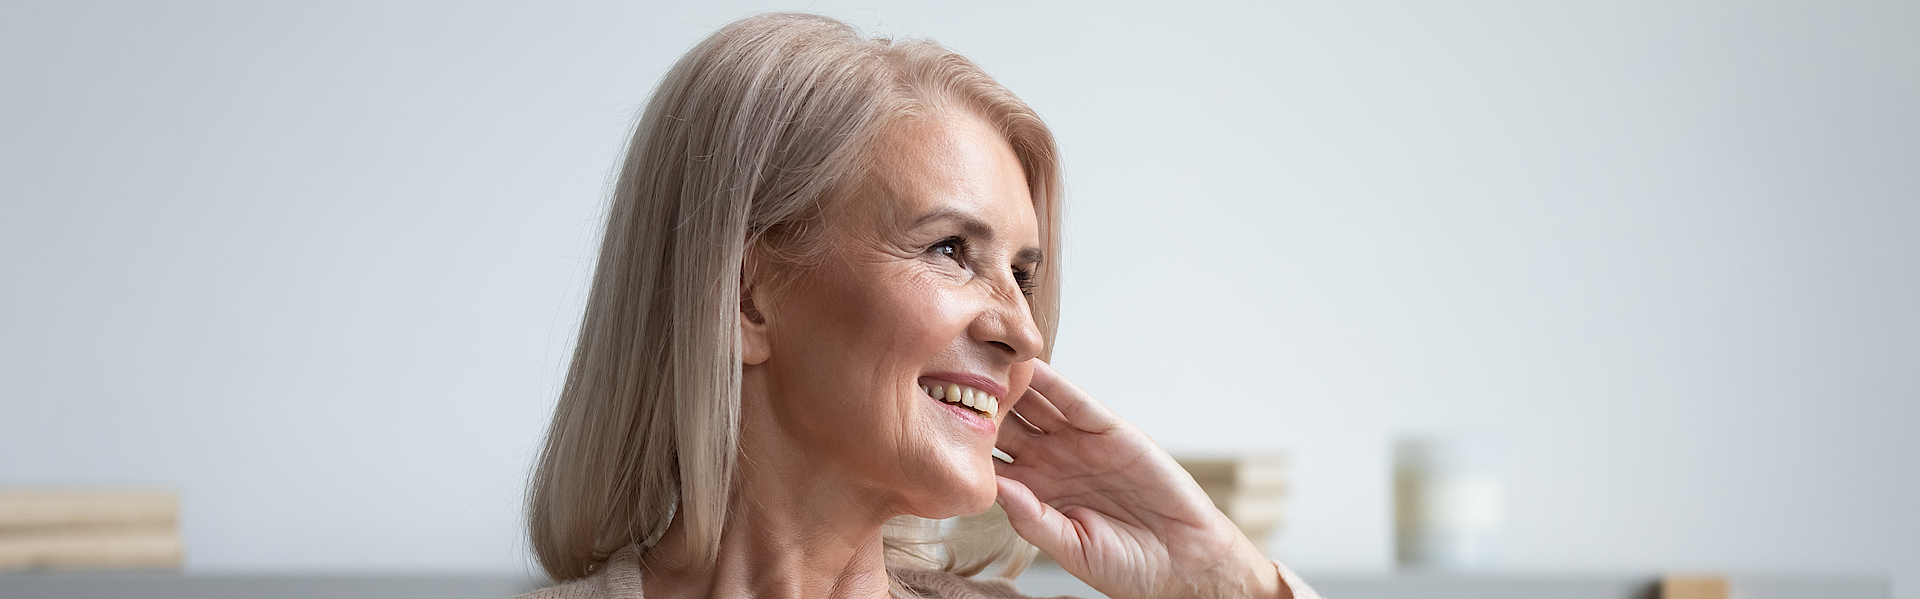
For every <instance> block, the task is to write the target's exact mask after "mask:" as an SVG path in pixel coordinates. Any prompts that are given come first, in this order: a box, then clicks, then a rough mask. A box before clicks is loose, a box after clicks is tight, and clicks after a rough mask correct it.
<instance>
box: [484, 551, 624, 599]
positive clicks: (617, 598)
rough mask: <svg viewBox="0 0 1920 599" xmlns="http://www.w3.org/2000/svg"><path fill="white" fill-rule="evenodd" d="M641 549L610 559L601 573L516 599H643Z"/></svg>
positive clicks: (616, 553) (621, 552)
mask: <svg viewBox="0 0 1920 599" xmlns="http://www.w3.org/2000/svg"><path fill="white" fill-rule="evenodd" d="M640 588H641V587H640V560H639V549H638V548H636V547H631V546H630V547H627V548H626V549H622V550H620V551H617V552H614V554H613V555H612V556H610V557H608V558H607V563H606V564H604V565H602V566H601V567H600V569H599V571H596V572H594V573H592V574H588V575H587V577H586V578H580V579H576V580H569V581H567V582H563V583H560V584H557V585H553V586H550V587H547V588H544V589H540V590H537V591H533V592H531V593H527V594H525V595H520V596H518V597H514V598H513V599H642V598H641V595H640Z"/></svg>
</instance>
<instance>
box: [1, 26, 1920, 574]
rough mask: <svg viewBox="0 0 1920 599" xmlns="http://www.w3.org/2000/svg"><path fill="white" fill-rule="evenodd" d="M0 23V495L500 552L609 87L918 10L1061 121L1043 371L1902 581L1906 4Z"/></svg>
mask: <svg viewBox="0 0 1920 599" xmlns="http://www.w3.org/2000/svg"><path fill="white" fill-rule="evenodd" d="M694 4H696V3H678V2H676V3H644V2H604V3H595V4H577V3H543V4H538V5H536V4H534V3H527V4H524V5H484V6H483V5H482V4H481V3H472V2H418V1H416V2H330V3H319V4H315V3H291V2H282V3H250V2H224V3H220V2H168V3H148V2H125V3H110V2H51V1H43V0H24V1H23V0H11V1H9V2H5V3H0V484H18V483H37V482H73V483H119V482H136V483H153V484H161V485H170V486H174V487H177V488H178V489H180V491H181V492H182V494H183V496H184V501H185V510H186V514H185V521H184V528H185V534H186V539H187V543H188V545H189V552H190V554H189V558H188V559H189V569H190V570H192V571H198V572H215V571H220V572H242V571H244V572H263V571H398V570H409V571H411V570H436V571H527V570H530V569H531V568H530V567H529V566H528V565H527V563H528V562H527V558H526V556H525V547H524V545H525V544H524V542H523V541H522V540H521V529H520V526H521V525H520V522H519V520H518V510H519V498H520V496H521V493H522V492H523V488H524V487H523V478H524V476H525V473H526V470H527V467H528V461H529V459H530V457H531V456H532V454H533V452H534V448H535V445H536V443H537V440H538V436H539V434H540V432H541V429H542V428H543V426H544V424H545V419H546V417H547V413H548V411H549V409H550V407H551V405H552V400H553V396H554V393H555V391H556V388H557V385H558V381H559V378H560V373H561V371H562V368H563V367H564V364H565V361H566V357H567V351H568V348H569V344H570V338H571V334H572V331H571V329H572V327H573V325H574V322H575V320H576V318H577V316H578V315H577V312H578V310H579V309H580V302H579V299H578V298H579V295H580V292H581V291H582V289H583V288H584V286H585V281H586V277H587V274H588V272H589V268H590V264H589V263H588V259H589V258H590V256H591V255H592V246H593V243H594V236H595V234H596V229H597V227H598V224H597V219H598V211H599V209H600V206H601V201H602V197H603V185H604V181H605V179H606V177H607V174H608V172H609V169H610V166H611V165H612V164H613V161H614V159H615V157H616V156H617V154H618V152H619V150H620V145H621V142H622V141H623V138H624V135H625V134H626V127H627V124H628V122H629V119H630V118H631V115H632V113H633V112H634V110H635V109H636V108H637V106H638V105H639V103H640V102H642V101H643V99H644V98H645V95H646V93H647V92H648V91H649V90H650V89H651V87H652V85H653V84H654V82H655V81H656V80H657V79H658V77H659V76H660V75H661V74H662V73H663V72H664V70H665V68H666V67H667V65H668V64H669V63H670V61H672V60H673V59H674V58H675V57H677V56H678V54H679V53H680V52H682V51H684V50H685V49H686V48H687V47H688V46H690V45H691V44H692V43H693V42H694V41H696V40H697V39H699V38H700V37H702V36H704V35H705V34H706V33H708V32H710V31H711V30H712V29H713V28H715V27H717V26H719V25H721V24H723V23H725V22H727V21H729V20H731V19H733V18H736V17H738V16H742V15H744V14H747V13H750V12H755V11H759V10H767V9H807V10H814V11H819V12H824V13H827V14H831V15H834V16H838V17H841V18H843V19H848V20H850V21H853V22H855V23H858V24H860V25H863V26H866V27H869V28H871V29H873V30H875V31H878V32H881V33H888V34H907V35H916V36H928V37H933V38H935V39H938V40H940V41H942V42H945V43H947V44H948V45H950V46H953V47H955V48H957V49H959V50H960V51H962V52H964V53H966V54H968V55H969V56H972V57H973V58H975V59H976V60H978V61H980V62H981V63H983V64H985V65H986V66H987V67H988V68H989V69H990V70H992V71H993V72H994V73H996V74H997V75H998V76H999V77H1000V78H1001V79H1002V81H1003V82H1004V83H1006V84H1007V85H1009V86H1010V87H1012V88H1013V89H1014V90H1015V91H1016V92H1018V93H1020V94H1022V95H1023V96H1024V97H1025V98H1027V99H1028V100H1029V101H1030V102H1031V103H1033V104H1034V105H1035V106H1036V107H1037V108H1038V109H1039V110H1040V112H1041V113H1042V114H1043V115H1044V116H1046V117H1047V118H1048V119H1049V120H1050V122H1051V123H1052V124H1053V125H1054V127H1055V129H1056V133H1057V134H1058V136H1059V138H1060V140H1061V143H1062V145H1063V148H1064V152H1065V156H1066V161H1067V169H1068V171H1067V172H1068V180H1069V185H1070V189H1069V192H1070V194H1071V195H1070V200H1071V202H1072V204H1071V208H1070V211H1071V220H1070V227H1071V228H1070V231H1069V235H1070V239H1069V241H1070V245H1069V251H1070V255H1069V256H1068V261H1067V268H1068V269H1069V272H1068V277H1069V279H1068V291H1069V295H1068V297H1067V304H1066V321H1065V325H1064V327H1063V331H1062V335H1061V340H1060V346H1059V348H1058V352H1057V364H1058V365H1059V366H1060V367H1061V368H1062V369H1063V370H1065V371H1066V372H1067V373H1068V374H1069V375H1071V376H1074V377H1076V378H1077V379H1078V380H1079V381H1080V382H1081V383H1082V384H1083V385H1085V386H1086V387H1088V388H1090V389H1092V390H1093V391H1095V392H1096V393H1097V394H1099V395H1100V396H1101V397H1102V398H1103V399H1105V400H1106V401H1107V402H1108V403H1110V404H1112V405H1113V406H1114V407H1115V408H1116V409H1118V410H1119V411H1120V412H1121V413H1122V414H1123V415H1126V416H1128V417H1130V418H1132V419H1134V420H1135V421H1136V422H1139V423H1141V424H1143V425H1144V426H1146V427H1147V428H1148V430H1149V431H1150V432H1151V433H1153V434H1154V435H1155V436H1156V438H1158V439H1159V440H1160V441H1161V442H1162V443H1163V444H1164V445H1167V446H1168V447H1170V448H1173V449H1176V450H1183V451H1248V450H1265V449H1279V450H1285V451H1288V452H1290V453H1291V454H1292V456H1293V458H1294V464H1295V468H1296V470H1295V475H1296V476H1295V479H1296V484H1297V493H1296V495H1295V497H1294V504H1293V520H1292V522H1291V523H1290V524H1289V528H1288V529H1287V530H1286V531H1285V532H1284V533H1283V534H1282V535H1281V536H1279V537H1277V538H1276V540H1275V542H1274V543H1273V544H1272V548H1273V549H1274V550H1275V551H1277V552H1278V553H1279V555H1281V556H1282V557H1283V558H1284V559H1286V560H1288V561H1289V562H1290V563H1292V564H1294V565H1295V566H1296V567H1297V568H1300V569H1303V570H1308V571H1316V570H1317V571H1336V570H1346V571H1384V570H1386V569H1388V568H1390V567H1391V560H1392V551H1391V547H1390V542H1391V541H1390V539H1391V530H1390V527H1391V524H1390V516H1389V513H1388V506H1389V498H1388V465H1387V461H1388V459H1389V440H1390V438H1391V437H1392V435H1393V434H1395V432H1397V431H1405V430H1466V431H1477V432H1479V433H1480V434H1485V435H1490V436H1497V437H1499V438H1501V439H1503V440H1504V443H1505V445H1506V447H1507V452H1508V454H1509V457H1508V484H1509V499H1508V505H1509V511H1508V523H1507V527H1506V533H1505V536H1504V538H1503V542H1504V546H1505V547H1504V548H1505V553H1506V557H1505V561H1504V563H1505V564H1506V567H1508V568H1510V569H1512V570H1516V571H1622V570H1647V569H1670V568H1680V569H1731V570H1736V571H1768V572H1814V573H1819V572H1846V573H1864V572H1895V573H1897V575H1898V589H1899V591H1898V592H1899V593H1900V594H1901V596H1902V597H1907V598H1909V599H1911V598H1916V597H1920V465H1916V464H1920V434H1916V433H1915V429H1916V428H1920V241H1917V240H1916V239H1917V238H1916V232H1920V36H1917V35H1915V34H1914V32H1916V31H1920V4H1915V3H1913V2H1869V1H1815V0H1803V1H1795V2H1787V1H1770V2H1769V1H1762V2H1745V3H1735V2H1709V1H1702V0H1688V1H1683V2H1652V1H1646V0H1630V1H1625V2H1621V1H1610V2H1600V1H1592V0H1582V1H1579V2H1502V1H1494V0H1481V1H1475V2H1441V3H1434V2H1408V1H1384V2H1315V3H1308V2H1288V3H1248V4H1245V5H1229V4H1220V3H1207V2H1200V3H1194V2H1181V3H1167V4H1151V3H1133V4H1113V3H1083V4H1079V5H1074V6H1067V5H1065V4H1063V3H1029V2H973V3H887V2H879V3H873V4H864V3H857V2H844V1H820V2H794V3H787V4H780V3H773V2H714V3H700V4H699V5H697V6H696V5H694Z"/></svg>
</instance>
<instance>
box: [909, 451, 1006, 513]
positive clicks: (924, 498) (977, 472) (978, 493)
mask: <svg viewBox="0 0 1920 599" xmlns="http://www.w3.org/2000/svg"><path fill="white" fill-rule="evenodd" d="M941 478H942V479H943V480H942V481H940V482H938V483H932V484H927V485H924V486H922V487H921V488H919V489H916V492H915V493H913V496H914V497H915V498H916V499H918V501H915V502H913V505H912V508H913V509H909V510H908V513H910V514H913V515H915V516H919V517H922V518H932V519H940V518H952V517H954V516H971V515H974V514H978V513H980V512H984V511H987V508H990V507H993V500H994V498H995V496H997V495H998V494H999V492H1000V488H999V486H998V485H997V484H995V482H994V476H993V458H992V457H987V461H986V462H984V463H980V464H965V465H954V466H953V467H952V468H951V469H949V470H948V472H947V474H946V475H945V476H942V477H941ZM929 482H932V481H929Z"/></svg>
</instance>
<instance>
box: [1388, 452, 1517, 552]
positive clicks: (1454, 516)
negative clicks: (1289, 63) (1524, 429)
mask: <svg viewBox="0 0 1920 599" xmlns="http://www.w3.org/2000/svg"><path fill="white" fill-rule="evenodd" d="M1393 504H1394V510H1393V512H1394V541H1395V542H1394V546H1395V551H1394V552H1395V555H1396V557H1397V558H1398V562H1399V564H1400V567H1402V568H1412V569H1424V570H1483V569H1488V568H1491V567H1493V566H1494V565H1495V563H1496V562H1497V561H1498V558H1499V547H1498V541H1499V539H1500V525H1501V521H1502V519H1503V513H1502V512H1504V511H1505V509H1506V490H1505V487H1504V485H1503V484H1502V482H1501V478H1500V446H1499V444H1498V443H1497V442H1495V441H1494V440H1492V439H1489V438H1486V437H1470V436H1459V435H1407V436H1402V437H1401V438H1400V439H1398V440H1397V441H1396V442H1395V443H1394V448H1393Z"/></svg>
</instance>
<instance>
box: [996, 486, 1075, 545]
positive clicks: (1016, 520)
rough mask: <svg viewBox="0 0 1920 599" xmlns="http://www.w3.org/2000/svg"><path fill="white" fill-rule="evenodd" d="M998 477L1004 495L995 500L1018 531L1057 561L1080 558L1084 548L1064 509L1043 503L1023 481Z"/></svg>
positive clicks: (1001, 493)
mask: <svg viewBox="0 0 1920 599" xmlns="http://www.w3.org/2000/svg"><path fill="white" fill-rule="evenodd" d="M995 479H996V480H997V481H998V482H999V486H1000V496H999V498H998V499H996V500H995V501H997V502H999V503H1000V509H1001V510H1004V511H1005V512H1006V513H1007V522H1008V523H1010V524H1012V525H1013V532H1014V533H1016V534H1019V535H1020V538H1022V539H1026V540H1027V542H1028V543H1033V546H1034V547H1039V548H1040V550H1041V551H1045V552H1047V555H1051V556H1053V558H1054V560H1055V561H1058V562H1060V563H1072V562H1075V561H1078V558H1079V557H1080V556H1081V555H1082V554H1083V553H1084V551H1083V549H1082V547H1081V546H1080V535H1079V534H1077V531H1076V530H1075V529H1074V526H1073V521H1072V520H1069V519H1068V518H1067V516H1066V515H1065V514H1062V513H1060V510H1056V509H1053V506H1050V505H1047V504H1046V503H1044V502H1041V501H1040V498H1038V497H1035V496H1034V495H1033V491H1032V490H1030V489H1028V488H1027V486H1026V485H1024V484H1021V483H1020V481H1017V480H1013V479H1011V478H1007V477H1005V476H997V477H995Z"/></svg>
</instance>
